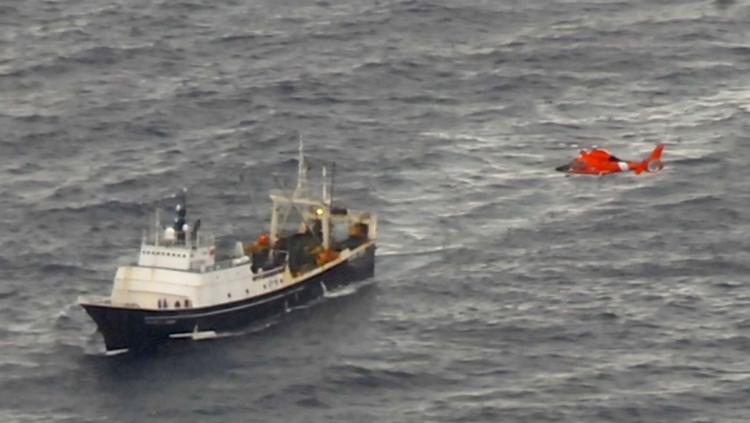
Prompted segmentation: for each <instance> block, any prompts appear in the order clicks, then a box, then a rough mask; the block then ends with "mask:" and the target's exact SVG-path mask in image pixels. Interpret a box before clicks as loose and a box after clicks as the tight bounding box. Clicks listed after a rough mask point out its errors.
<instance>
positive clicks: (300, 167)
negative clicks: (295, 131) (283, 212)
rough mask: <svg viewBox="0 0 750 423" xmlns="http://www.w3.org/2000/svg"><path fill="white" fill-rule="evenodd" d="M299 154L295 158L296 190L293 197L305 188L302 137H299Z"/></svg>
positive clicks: (305, 172) (305, 177)
mask: <svg viewBox="0 0 750 423" xmlns="http://www.w3.org/2000/svg"><path fill="white" fill-rule="evenodd" d="M298 151H299V153H298V156H297V188H296V189H295V190H294V194H293V197H298V196H300V194H302V190H304V189H305V186H307V169H305V152H304V145H303V144H302V135H300V136H299V150H298Z"/></svg>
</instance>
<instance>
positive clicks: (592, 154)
mask: <svg viewBox="0 0 750 423" xmlns="http://www.w3.org/2000/svg"><path fill="white" fill-rule="evenodd" d="M663 150H664V144H659V145H657V146H656V148H654V151H652V152H651V155H650V156H649V157H648V158H647V159H645V160H643V161H640V162H629V161H624V160H620V159H619V158H617V157H615V156H614V155H612V153H610V152H609V151H607V150H605V149H603V148H597V147H594V148H593V149H591V150H581V153H580V154H579V155H578V157H576V158H575V159H573V161H571V162H570V163H568V164H566V165H562V166H558V167H556V168H555V170H557V171H558V172H565V173H569V174H571V173H575V174H580V175H608V174H610V173H617V172H626V171H629V170H632V171H633V172H635V174H636V175H639V174H641V172H648V173H656V172H659V171H660V170H662V169H663V168H664V164H663V163H662V162H661V152H662V151H663Z"/></svg>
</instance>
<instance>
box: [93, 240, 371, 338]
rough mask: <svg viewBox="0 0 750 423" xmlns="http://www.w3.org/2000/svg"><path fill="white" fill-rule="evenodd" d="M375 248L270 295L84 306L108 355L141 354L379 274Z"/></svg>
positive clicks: (276, 312) (234, 326) (276, 311)
mask: <svg viewBox="0 0 750 423" xmlns="http://www.w3.org/2000/svg"><path fill="white" fill-rule="evenodd" d="M374 267H375V245H369V246H368V247H366V248H365V250H364V252H363V253H362V254H358V255H357V256H356V257H352V258H349V259H348V260H345V261H343V262H341V263H340V264H337V265H335V266H333V267H331V268H330V269H327V270H326V271H324V272H323V273H319V274H316V275H311V276H310V277H309V278H308V279H304V280H302V281H300V282H298V283H295V284H294V285H291V286H289V287H286V288H284V289H282V290H278V291H274V292H271V293H268V294H266V295H263V296H260V297H255V298H248V299H245V300H239V301H233V302H228V303H224V304H219V305H215V306H210V307H201V308H188V309H176V310H175V309H171V310H153V309H138V308H125V307H115V306H112V305H109V304H96V303H84V304H81V305H82V306H83V308H84V309H85V310H86V312H87V313H88V314H89V315H90V316H91V318H92V319H93V320H94V322H96V325H97V327H98V329H99V332H101V334H102V335H103V336H104V343H105V346H106V348H107V350H109V351H112V350H122V349H128V350H131V351H132V350H139V349H144V348H148V347H152V346H154V345H157V344H158V343H160V342H163V341H165V340H167V339H169V338H170V337H175V335H177V336H181V335H186V336H189V335H190V334H198V333H205V332H210V331H213V332H220V331H227V330H231V329H237V328H241V327H243V326H247V325H248V324H250V323H253V322H257V321H261V320H264V319H267V318H269V317H273V316H277V315H280V314H282V313H284V312H285V311H286V310H288V309H289V308H291V307H295V306H299V305H303V304H305V303H308V302H310V301H312V300H315V299H317V298H320V297H322V296H323V295H324V294H325V292H326V291H327V290H334V289H336V288H340V287H343V286H346V285H348V284H350V283H352V282H356V281H359V280H363V279H367V278H369V277H371V276H372V275H373V273H374Z"/></svg>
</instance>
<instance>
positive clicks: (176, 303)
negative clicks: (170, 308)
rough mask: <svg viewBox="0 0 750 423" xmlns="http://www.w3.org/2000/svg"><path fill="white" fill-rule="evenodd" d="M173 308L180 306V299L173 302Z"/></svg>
mask: <svg viewBox="0 0 750 423" xmlns="http://www.w3.org/2000/svg"><path fill="white" fill-rule="evenodd" d="M174 308H180V300H177V301H175V302H174Z"/></svg>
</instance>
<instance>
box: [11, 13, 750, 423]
mask: <svg viewBox="0 0 750 423" xmlns="http://www.w3.org/2000/svg"><path fill="white" fill-rule="evenodd" d="M749 87H750V3H748V2H747V1H743V0H737V1H728V0H724V1H719V0H716V1H709V0H702V1H697V0H680V1H675V0H662V1H658V2H655V1H646V0H630V1H627V0H623V1H609V0H590V1H574V0H567V1H566V0H524V1H520V0H515V1H511V0H508V1H501V0H497V1H479V0H461V1H458V0H452V1H449V0H429V1H428V0H411V1H399V0H392V1H385V0H381V1H377V0H350V1H346V2H344V1H338V2H337V1H332V0H320V1H315V2H304V1H293V0H256V1H247V0H231V1H225V0H217V1H210V2H209V1H198V0H169V1H167V0H149V1H145V0H129V1H125V0H97V1H94V0H69V1H54V0H46V1H41V0H24V1H22V0H4V1H3V2H2V3H0V175H1V177H0V421H2V422H8V423H15V422H19V423H26V422H65V423H68V422H71V423H72V422H105V421H106V422H143V421H147V422H180V423H186V422H365V421H366V422H670V423H673V422H694V423H699V422H700V423H708V422H746V421H748V418H750V417H748V416H750V356H749V355H750V336H749V335H750V280H749V279H748V273H750V240H748V237H747V234H748V229H750V224H749V222H750V213H749V212H748V206H750V187H749V186H748V180H749V178H750V170H748V161H749V160H750V139H748V133H750V125H749V123H748V122H750V88H749ZM297 134H301V135H302V137H303V139H304V140H305V145H306V149H307V151H308V153H309V154H310V155H312V156H315V157H318V158H323V159H325V160H329V161H335V162H336V163H337V168H336V187H335V190H336V194H337V196H338V198H339V199H340V200H341V202H342V203H346V204H348V205H350V206H352V207H355V208H359V209H372V210H375V211H376V212H377V213H378V214H379V217H380V237H379V241H378V242H379V248H378V256H377V264H376V276H375V277H374V278H373V279H372V280H370V281H368V283H366V284H363V285H359V286H356V287H354V288H349V289H347V290H345V291H342V292H335V293H331V294H330V295H329V296H328V298H325V299H323V300H321V301H319V302H318V303H316V304H313V305H311V306H310V307H307V308H304V309H298V310H293V311H292V312H290V313H288V314H286V315H284V316H281V317H279V318H278V319H276V320H274V321H271V322H265V323H263V324H262V325H257V326H255V327H249V328H247V330H243V331H240V332H238V333H231V334H222V335H225V336H223V337H221V338H218V339H212V340H205V341H198V342H189V341H186V342H176V343H172V344H167V345H165V346H163V347H162V348H159V349H158V350H157V351H155V352H151V353H149V354H141V355H133V354H125V355H118V356H114V357H112V356H105V355H104V354H103V351H104V347H103V342H102V339H101V336H100V335H99V334H98V333H96V327H95V325H94V324H93V323H92V322H91V321H90V320H89V318H88V317H87V316H86V314H85V313H84V312H83V310H82V309H81V308H79V307H78V305H77V302H76V300H77V298H78V296H80V295H107V294H108V293H109V291H110V287H111V282H112V278H113V276H114V271H115V269H116V267H117V266H118V264H121V263H126V262H128V261H130V260H133V259H134V258H135V255H136V253H137V248H138V245H139V241H140V237H141V231H142V230H143V229H144V228H146V227H147V225H148V222H149V216H150V213H151V212H152V211H153V208H154V207H155V206H157V205H159V204H161V205H163V206H165V207H166V206H168V205H170V204H171V203H170V201H173V200H170V196H172V195H173V194H174V193H175V192H176V191H177V189H179V188H181V187H188V189H189V202H190V203H189V204H190V215H191V216H192V217H200V218H201V219H202V222H203V227H204V228H206V229H210V230H212V231H213V232H215V233H216V234H218V235H222V236H223V238H222V242H225V241H226V242H225V243H228V242H229V240H231V239H234V238H239V239H244V240H247V239H254V237H255V236H256V235H257V234H258V233H260V232H261V231H263V230H265V229H266V225H267V220H268V217H269V201H268V199H267V193H268V191H269V190H270V189H274V188H282V189H285V188H290V187H292V186H293V184H294V179H293V176H294V173H295V167H296V162H295V160H294V158H295V154H296V148H297ZM661 142H663V143H666V149H665V152H664V157H663V159H664V162H665V169H664V171H662V172H661V173H659V174H645V175H640V176H636V175H633V174H619V175H613V176H609V177H582V176H579V177H566V176H564V175H563V174H560V173H556V172H554V171H553V168H554V167H556V166H558V165H561V164H563V163H566V162H567V161H569V160H570V159H572V158H573V157H574V156H575V155H576V154H577V151H578V150H579V149H580V148H583V147H590V146H593V145H598V146H601V147H606V148H607V149H609V150H611V151H612V152H613V153H614V154H616V155H618V156H620V157H622V158H626V159H640V158H642V157H645V156H647V155H648V154H649V152H650V151H651V150H652V149H653V147H654V145H655V144H656V143H661Z"/></svg>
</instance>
